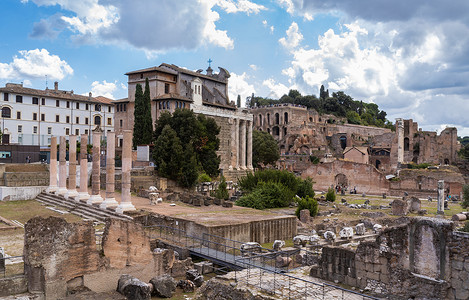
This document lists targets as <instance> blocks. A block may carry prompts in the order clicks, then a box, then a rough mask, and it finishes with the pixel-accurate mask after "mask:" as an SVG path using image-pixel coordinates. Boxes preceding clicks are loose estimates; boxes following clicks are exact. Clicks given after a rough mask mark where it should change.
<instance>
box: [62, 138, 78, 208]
mask: <svg viewBox="0 0 469 300" xmlns="http://www.w3.org/2000/svg"><path fill="white" fill-rule="evenodd" d="M76 196H78V192H77V136H76V135H71V136H70V140H69V151H68V191H67V193H66V194H65V198H67V199H75V197H76Z"/></svg>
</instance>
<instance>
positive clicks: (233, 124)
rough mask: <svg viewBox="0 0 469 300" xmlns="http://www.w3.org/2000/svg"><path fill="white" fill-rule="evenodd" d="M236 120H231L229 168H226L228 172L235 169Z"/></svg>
mask: <svg viewBox="0 0 469 300" xmlns="http://www.w3.org/2000/svg"><path fill="white" fill-rule="evenodd" d="M236 130H237V128H236V119H235V118H233V119H231V143H230V153H231V157H230V166H229V167H228V169H229V170H233V168H235V167H236V155H237V152H238V151H236V149H237V147H238V144H237V143H236Z"/></svg>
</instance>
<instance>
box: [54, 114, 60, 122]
mask: <svg viewBox="0 0 469 300" xmlns="http://www.w3.org/2000/svg"><path fill="white" fill-rule="evenodd" d="M55 122H57V123H59V122H60V115H55Z"/></svg>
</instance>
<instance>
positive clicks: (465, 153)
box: [459, 144, 469, 160]
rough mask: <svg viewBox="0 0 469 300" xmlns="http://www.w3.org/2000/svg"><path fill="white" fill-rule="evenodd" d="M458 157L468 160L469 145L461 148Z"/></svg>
mask: <svg viewBox="0 0 469 300" xmlns="http://www.w3.org/2000/svg"><path fill="white" fill-rule="evenodd" d="M459 156H460V157H461V158H462V159H465V160H469V144H466V145H465V146H464V147H461V150H459Z"/></svg>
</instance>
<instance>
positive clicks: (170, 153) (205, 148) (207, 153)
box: [152, 109, 220, 187]
mask: <svg viewBox="0 0 469 300" xmlns="http://www.w3.org/2000/svg"><path fill="white" fill-rule="evenodd" d="M219 133H220V127H219V126H218V125H217V124H216V122H215V120H214V119H212V118H207V117H205V116H203V115H198V116H196V115H195V114H194V112H193V111H191V110H189V109H176V111H175V112H174V113H173V114H172V115H171V114H170V113H169V112H163V113H162V114H161V115H160V118H159V119H158V120H157V121H156V122H155V131H154V132H153V141H154V144H155V146H154V149H153V153H152V155H153V160H154V161H155V163H156V168H157V170H158V172H159V174H160V175H162V176H165V177H168V178H171V179H173V180H176V181H178V182H179V183H180V184H181V185H183V186H187V187H189V186H193V185H194V184H195V182H196V181H197V178H198V175H199V173H202V172H205V173H206V174H208V175H209V176H211V177H214V176H217V175H218V173H219V165H220V158H219V157H218V156H217V154H216V151H217V150H218V149H219V147H220V141H219V139H218V138H217V135H218V134H219ZM171 143H174V145H173V144H171ZM178 145H179V146H178ZM179 147H180V148H179ZM169 166H170V167H169Z"/></svg>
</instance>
